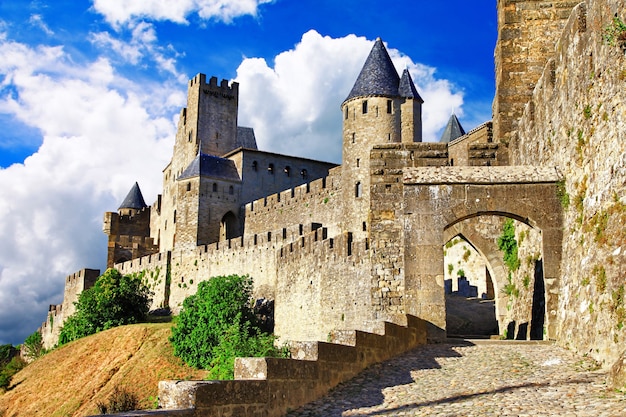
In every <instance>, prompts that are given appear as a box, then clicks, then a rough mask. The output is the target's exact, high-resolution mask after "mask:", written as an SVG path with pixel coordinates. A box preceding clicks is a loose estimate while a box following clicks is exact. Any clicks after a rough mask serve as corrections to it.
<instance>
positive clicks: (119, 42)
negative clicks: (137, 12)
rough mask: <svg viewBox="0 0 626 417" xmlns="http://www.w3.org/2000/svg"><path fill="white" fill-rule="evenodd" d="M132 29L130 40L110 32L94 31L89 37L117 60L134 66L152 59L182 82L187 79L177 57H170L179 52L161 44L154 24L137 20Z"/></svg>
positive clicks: (162, 69) (103, 51)
mask: <svg viewBox="0 0 626 417" xmlns="http://www.w3.org/2000/svg"><path fill="white" fill-rule="evenodd" d="M130 29H131V31H130V39H128V40H124V39H122V38H121V37H122V36H123V35H122V34H120V33H116V34H111V33H109V32H97V33H92V34H90V37H89V38H90V40H91V42H92V43H93V44H94V45H96V46H98V47H99V48H101V50H102V53H105V54H107V56H110V57H111V58H112V59H115V60H116V61H119V60H121V62H123V63H128V64H131V65H134V66H137V65H140V64H141V63H142V61H144V60H147V61H148V62H150V61H152V63H154V64H156V66H157V68H159V69H160V70H161V71H164V72H168V73H170V74H172V75H174V76H175V77H177V78H178V79H179V81H181V82H185V81H186V80H185V79H184V78H185V77H184V76H182V75H181V74H180V73H179V72H178V70H177V68H176V61H175V59H174V58H172V57H169V55H173V56H174V57H175V56H177V55H178V54H177V52H176V51H175V50H174V49H173V47H171V46H168V47H165V48H164V47H162V46H161V45H159V43H158V38H157V34H156V31H155V29H154V25H153V24H151V23H147V22H135V23H133V25H132V27H131V28H130ZM111 52H113V54H111Z"/></svg>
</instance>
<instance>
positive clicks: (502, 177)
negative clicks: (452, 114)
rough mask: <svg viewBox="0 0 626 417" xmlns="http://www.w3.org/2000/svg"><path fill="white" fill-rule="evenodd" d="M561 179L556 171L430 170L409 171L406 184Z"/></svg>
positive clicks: (530, 168) (511, 168) (525, 168)
mask: <svg viewBox="0 0 626 417" xmlns="http://www.w3.org/2000/svg"><path fill="white" fill-rule="evenodd" d="M561 179H562V176H561V174H560V173H559V171H558V170H557V169H556V168H554V167H534V166H505V167H500V166H497V167H429V168H406V169H404V170H403V176H402V180H403V182H404V183H405V184H537V183H553V182H557V181H560V180H561Z"/></svg>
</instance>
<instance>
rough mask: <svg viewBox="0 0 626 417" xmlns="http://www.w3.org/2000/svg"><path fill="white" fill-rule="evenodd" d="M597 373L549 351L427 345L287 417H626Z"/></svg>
mask: <svg viewBox="0 0 626 417" xmlns="http://www.w3.org/2000/svg"><path fill="white" fill-rule="evenodd" d="M596 368H597V366H596V364H595V363H594V362H593V361H591V360H589V359H585V358H581V357H577V356H575V355H573V354H572V353H571V352H569V351H567V350H564V349H562V348H559V347H557V346H554V345H549V344H530V343H526V344H520V343H514V342H513V343H511V342H499V343H498V342H482V343H479V342H476V344H475V345H474V344H469V343H466V342H463V341H459V342H458V343H446V344H439V345H426V346H422V347H419V348H417V349H415V350H413V351H411V352H410V353H407V354H405V355H403V356H401V357H398V358H395V359H393V360H391V361H388V362H385V363H382V364H378V365H375V366H373V367H371V368H368V369H367V370H365V371H364V372H363V373H362V374H360V375H359V376H357V377H356V378H354V379H353V380H351V381H349V382H346V383H344V384H342V385H340V386H339V387H337V388H336V389H335V390H333V391H332V392H331V393H330V394H329V395H327V396H326V397H324V398H322V399H320V400H318V401H316V402H314V403H311V404H307V405H306V406H304V407H302V408H300V409H298V410H295V411H292V412H291V413H290V414H288V416H289V417H312V416H320V417H335V416H449V417H452V416H455V417H456V416H463V417H469V416H477V417H478V416H519V417H521V416H524V417H526V416H527V417H541V416H563V417H574V416H576V417H582V416H589V417H601V416H607V417H620V416H626V395H625V394H623V393H619V392H615V391H611V390H607V389H606V386H605V380H606V373H605V372H603V371H601V370H598V369H596Z"/></svg>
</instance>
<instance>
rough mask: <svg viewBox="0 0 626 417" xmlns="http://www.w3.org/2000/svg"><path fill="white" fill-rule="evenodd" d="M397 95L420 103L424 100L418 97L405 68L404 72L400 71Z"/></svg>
mask: <svg viewBox="0 0 626 417" xmlns="http://www.w3.org/2000/svg"><path fill="white" fill-rule="evenodd" d="M398 94H399V95H400V96H402V97H406V98H412V99H415V100H418V101H419V102H420V103H423V102H424V100H422V97H420V95H419V93H418V92H417V88H415V84H414V83H413V78H411V74H410V73H409V70H408V69H406V68H405V70H404V71H402V77H401V78H400V86H399V87H398Z"/></svg>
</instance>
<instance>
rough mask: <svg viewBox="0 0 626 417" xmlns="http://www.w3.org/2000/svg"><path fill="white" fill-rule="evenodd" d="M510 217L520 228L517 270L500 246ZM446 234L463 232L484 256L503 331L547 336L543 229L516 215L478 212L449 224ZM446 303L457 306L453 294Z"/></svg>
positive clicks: (447, 236)
mask: <svg viewBox="0 0 626 417" xmlns="http://www.w3.org/2000/svg"><path fill="white" fill-rule="evenodd" d="M507 221H508V222H511V225H512V226H513V228H514V230H516V237H517V240H516V241H515V243H516V251H517V252H516V253H517V261H518V267H517V269H516V270H515V271H511V270H510V269H509V267H508V266H507V265H505V262H504V259H503V257H504V252H502V250H500V248H499V246H498V240H499V239H500V238H501V236H502V233H503V228H504V224H505V223H506V222H507ZM443 236H444V241H449V239H450V237H453V236H462V237H463V239H465V240H466V241H467V242H469V244H471V245H472V247H473V249H475V250H476V251H477V252H478V253H479V254H480V255H481V256H482V258H483V259H484V263H485V265H486V267H487V269H488V272H489V275H490V278H492V282H493V286H494V301H495V315H496V317H497V321H498V327H499V334H500V335H501V336H507V337H509V338H517V339H543V335H544V329H543V325H544V323H545V315H546V311H545V299H546V297H547V294H546V293H545V285H544V276H543V234H542V232H541V231H540V230H538V229H535V228H533V227H531V226H530V225H529V224H527V223H526V222H521V221H519V220H515V219H514V218H513V217H512V215H508V216H505V215H501V214H498V215H495V214H477V215H476V216H474V217H469V218H465V219H463V220H461V221H458V222H456V223H454V224H452V225H448V226H446V227H445V228H444V234H443ZM468 253H469V251H468ZM444 272H445V271H444ZM446 306H447V309H449V308H451V307H455V306H454V305H451V304H450V297H448V298H447V299H446ZM470 313H471V310H470ZM446 314H448V311H446ZM447 330H448V329H447ZM452 330H454V329H452Z"/></svg>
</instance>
